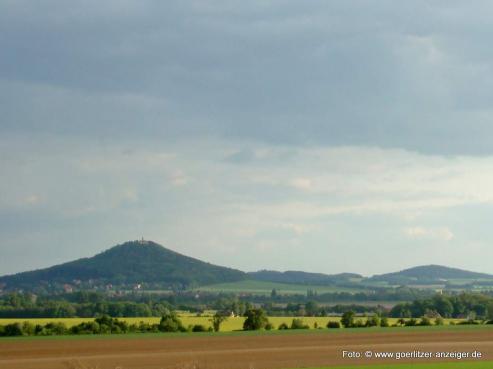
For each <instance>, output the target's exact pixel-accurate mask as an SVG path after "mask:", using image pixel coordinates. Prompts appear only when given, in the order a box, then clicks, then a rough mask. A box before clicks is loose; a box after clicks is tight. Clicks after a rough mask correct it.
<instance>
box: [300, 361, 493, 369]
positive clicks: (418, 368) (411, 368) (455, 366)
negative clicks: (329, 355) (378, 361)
mask: <svg viewBox="0 0 493 369" xmlns="http://www.w3.org/2000/svg"><path fill="white" fill-rule="evenodd" d="M331 368H337V369H361V368H371V369H492V368H493V361H480V362H471V361H467V362H460V363H432V364H384V365H354V366H338V367H320V368H310V369H331Z"/></svg>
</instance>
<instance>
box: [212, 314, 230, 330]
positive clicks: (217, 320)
mask: <svg viewBox="0 0 493 369" xmlns="http://www.w3.org/2000/svg"><path fill="white" fill-rule="evenodd" d="M226 319H228V318H227V317H226V315H224V314H221V313H220V312H219V311H218V312H216V313H215V314H214V316H213V317H212V319H210V321H211V322H212V328H213V329H214V332H219V330H220V329H221V323H222V322H224V321H225V320H226Z"/></svg>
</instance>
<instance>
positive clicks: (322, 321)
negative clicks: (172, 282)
mask: <svg viewBox="0 0 493 369" xmlns="http://www.w3.org/2000/svg"><path fill="white" fill-rule="evenodd" d="M293 318H299V319H302V320H303V322H304V323H305V324H308V325H309V327H310V328H314V326H315V323H317V326H318V327H322V328H325V327H326V325H327V323H328V322H329V321H336V322H338V321H340V318H339V317H277V316H276V317H269V321H270V322H271V323H272V324H273V325H274V329H277V327H279V325H280V324H281V323H286V324H287V325H291V321H292V320H293ZM118 319H120V320H124V321H126V322H127V323H128V324H138V323H140V322H144V323H149V324H158V323H159V321H160V318H159V317H143V318H118ZM180 319H181V321H182V323H183V325H184V326H185V327H187V326H189V325H195V324H201V325H204V326H206V327H211V326H212V324H211V322H210V319H211V317H210V316H194V315H191V314H190V313H182V314H180ZM358 319H362V320H365V318H358ZM93 320H94V319H93V318H35V319H19V318H13V319H0V325H6V324H11V323H17V322H20V323H22V322H30V323H32V324H34V325H36V324H40V325H45V324H48V323H54V322H61V323H64V324H65V325H66V326H67V327H72V326H74V325H78V324H80V323H82V322H89V321H93ZM244 320H245V318H244V317H229V318H228V319H227V320H226V321H225V322H223V323H222V325H221V331H223V332H232V331H239V330H242V329H243V322H244ZM397 320H398V319H396V318H389V323H390V324H391V325H392V324H395V323H396V322H397ZM452 321H453V322H459V321H460V320H457V319H445V324H446V327H466V326H451V325H449V324H450V322H452ZM409 328H410V327H406V329H409ZM425 328H426V327H425ZM437 328H438V327H437ZM375 329H378V328H375ZM360 330H362V329H360Z"/></svg>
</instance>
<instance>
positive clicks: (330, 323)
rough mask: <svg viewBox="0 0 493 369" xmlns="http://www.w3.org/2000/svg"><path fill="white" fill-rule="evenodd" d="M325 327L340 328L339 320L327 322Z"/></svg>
mask: <svg viewBox="0 0 493 369" xmlns="http://www.w3.org/2000/svg"><path fill="white" fill-rule="evenodd" d="M327 328H341V323H339V322H328V323H327Z"/></svg>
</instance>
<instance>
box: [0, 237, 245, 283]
mask: <svg viewBox="0 0 493 369" xmlns="http://www.w3.org/2000/svg"><path fill="white" fill-rule="evenodd" d="M245 278H246V273H244V272H242V271H239V270H235V269H230V268H225V267H221V266H217V265H213V264H209V263H206V262H203V261H200V260H197V259H194V258H191V257H188V256H184V255H181V254H179V253H177V252H174V251H171V250H169V249H167V248H165V247H163V246H161V245H159V244H157V243H154V242H151V241H131V242H126V243H124V244H121V245H117V246H114V247H112V248H110V249H108V250H106V251H104V252H102V253H100V254H98V255H96V256H93V257H90V258H83V259H78V260H75V261H71V262H68V263H64V264H60V265H56V266H53V267H50V268H46V269H40V270H35V271H30V272H24V273H18V274H14V275H9V276H3V277H0V283H3V284H5V285H6V288H7V289H11V288H26V289H32V288H33V287H34V286H53V285H56V284H72V285H73V284H74V283H75V284H82V285H87V284H88V283H89V284H90V285H103V284H104V285H107V284H113V285H131V284H140V283H147V284H151V285H155V286H157V285H158V286H178V288H180V287H181V288H184V287H190V286H200V285H209V284H213V283H223V282H234V281H239V280H242V279H245Z"/></svg>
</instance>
